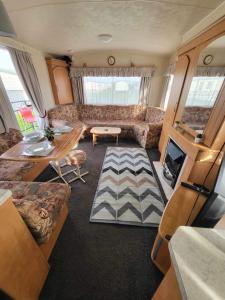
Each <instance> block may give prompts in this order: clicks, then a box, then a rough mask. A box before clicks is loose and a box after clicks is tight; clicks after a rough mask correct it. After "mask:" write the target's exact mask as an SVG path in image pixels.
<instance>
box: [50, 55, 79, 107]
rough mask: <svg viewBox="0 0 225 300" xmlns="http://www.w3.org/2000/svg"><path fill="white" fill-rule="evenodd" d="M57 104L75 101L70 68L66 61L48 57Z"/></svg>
mask: <svg viewBox="0 0 225 300" xmlns="http://www.w3.org/2000/svg"><path fill="white" fill-rule="evenodd" d="M46 62H47V66H48V72H49V76H50V81H51V85H52V91H53V96H54V99H55V104H68V103H73V102H74V101H73V92H72V86H71V81H70V78H69V69H68V65H67V63H66V62H65V61H63V60H60V59H53V58H50V59H46Z"/></svg>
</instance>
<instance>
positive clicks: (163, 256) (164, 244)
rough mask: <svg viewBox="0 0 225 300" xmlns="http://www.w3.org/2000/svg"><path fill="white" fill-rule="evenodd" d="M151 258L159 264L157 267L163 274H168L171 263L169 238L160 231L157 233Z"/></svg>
mask: <svg viewBox="0 0 225 300" xmlns="http://www.w3.org/2000/svg"><path fill="white" fill-rule="evenodd" d="M151 259H152V261H153V263H154V264H155V265H156V266H157V268H158V269H159V270H160V271H161V272H162V273H163V274H166V272H167V271H168V270H169V268H170V264H171V261H170V253H169V248H168V240H166V239H164V238H163V237H161V236H160V235H159V233H158V234H157V236H156V238H155V241H154V245H153V247H152V251H151Z"/></svg>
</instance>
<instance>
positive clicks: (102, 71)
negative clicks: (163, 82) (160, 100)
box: [70, 66, 155, 104]
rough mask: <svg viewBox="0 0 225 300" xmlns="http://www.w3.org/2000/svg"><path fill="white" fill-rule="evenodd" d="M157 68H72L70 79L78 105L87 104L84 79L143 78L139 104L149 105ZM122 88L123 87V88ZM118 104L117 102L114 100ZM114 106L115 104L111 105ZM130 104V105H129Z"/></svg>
mask: <svg viewBox="0 0 225 300" xmlns="http://www.w3.org/2000/svg"><path fill="white" fill-rule="evenodd" d="M154 72H155V67H154V66H151V67H85V68H78V67H71V68H70V78H71V81H72V86H73V92H74V95H75V97H76V99H77V102H78V103H84V102H85V95H84V94H86V93H85V92H84V85H83V77H141V78H142V80H141V85H140V90H139V103H140V104H147V102H148V97H149V92H150V88H151V78H152V77H153V75H154ZM121 88H122V87H121ZM114 101H115V102H116V101H117V100H116V99H114ZM109 104H113V103H109ZM128 104H129V103H128Z"/></svg>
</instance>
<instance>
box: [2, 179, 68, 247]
mask: <svg viewBox="0 0 225 300" xmlns="http://www.w3.org/2000/svg"><path fill="white" fill-rule="evenodd" d="M0 188H1V189H8V190H11V192H12V197H13V202H14V204H15V206H16V208H17V209H18V211H19V213H20V215H21V217H22V218H23V220H24V222H25V223H26V225H27V226H28V228H29V230H30V231H31V233H32V235H33V237H34V238H35V240H36V241H37V243H38V244H43V243H46V242H47V241H48V240H49V238H50V236H51V234H52V232H53V230H54V228H55V226H56V224H57V220H58V217H59V214H60V212H61V209H62V208H63V206H64V205H65V204H66V203H67V200H68V198H69V195H70V187H69V186H67V185H65V184H61V183H46V182H44V183H40V182H20V181H0Z"/></svg>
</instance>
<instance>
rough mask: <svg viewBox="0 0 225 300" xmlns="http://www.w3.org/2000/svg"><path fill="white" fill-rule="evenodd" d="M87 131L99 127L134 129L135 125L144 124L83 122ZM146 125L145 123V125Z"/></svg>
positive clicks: (118, 121)
mask: <svg viewBox="0 0 225 300" xmlns="http://www.w3.org/2000/svg"><path fill="white" fill-rule="evenodd" d="M83 122H84V123H85V125H86V126H87V129H91V128H92V127H98V126H106V127H120V128H121V129H130V128H131V129H133V127H134V126H135V125H139V124H142V123H144V122H140V121H132V120H105V121H101V120H83ZM144 124H145V123H144Z"/></svg>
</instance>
